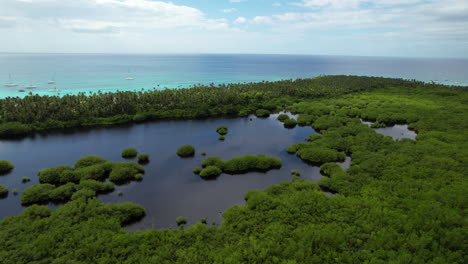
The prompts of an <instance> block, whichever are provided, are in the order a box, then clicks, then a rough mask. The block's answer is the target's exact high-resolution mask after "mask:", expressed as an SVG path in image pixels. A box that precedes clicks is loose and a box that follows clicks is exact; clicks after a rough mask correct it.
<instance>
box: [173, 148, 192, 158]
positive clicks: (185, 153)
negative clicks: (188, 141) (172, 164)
mask: <svg viewBox="0 0 468 264" xmlns="http://www.w3.org/2000/svg"><path fill="white" fill-rule="evenodd" d="M177 155H179V157H183V158H185V157H192V156H193V155H195V148H194V147H193V146H192V145H184V146H182V147H180V148H179V149H178V150H177Z"/></svg>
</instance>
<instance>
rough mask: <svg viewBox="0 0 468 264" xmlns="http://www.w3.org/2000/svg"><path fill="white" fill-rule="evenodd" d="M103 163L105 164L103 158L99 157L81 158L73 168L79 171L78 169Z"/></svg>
mask: <svg viewBox="0 0 468 264" xmlns="http://www.w3.org/2000/svg"><path fill="white" fill-rule="evenodd" d="M104 162H107V160H106V159H105V158H102V157H99V156H97V155H89V156H86V157H83V158H79V159H78V160H77V161H76V162H75V168H77V169H79V168H84V167H89V166H92V165H96V164H100V163H104Z"/></svg>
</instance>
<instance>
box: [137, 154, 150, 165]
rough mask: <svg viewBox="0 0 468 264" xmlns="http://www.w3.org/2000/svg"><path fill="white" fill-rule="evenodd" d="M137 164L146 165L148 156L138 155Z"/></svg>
mask: <svg viewBox="0 0 468 264" xmlns="http://www.w3.org/2000/svg"><path fill="white" fill-rule="evenodd" d="M138 162H139V163H148V162H149V154H146V153H144V154H140V155H138Z"/></svg>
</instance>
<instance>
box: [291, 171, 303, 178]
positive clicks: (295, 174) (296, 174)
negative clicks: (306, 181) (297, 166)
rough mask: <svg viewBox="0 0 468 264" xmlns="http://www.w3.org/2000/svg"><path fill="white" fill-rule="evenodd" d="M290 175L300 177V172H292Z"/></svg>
mask: <svg viewBox="0 0 468 264" xmlns="http://www.w3.org/2000/svg"><path fill="white" fill-rule="evenodd" d="M291 175H292V176H297V177H299V176H301V172H300V171H298V170H292V171H291Z"/></svg>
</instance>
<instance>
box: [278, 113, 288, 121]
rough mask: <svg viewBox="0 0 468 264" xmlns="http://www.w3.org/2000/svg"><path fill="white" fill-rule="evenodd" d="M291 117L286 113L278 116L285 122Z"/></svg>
mask: <svg viewBox="0 0 468 264" xmlns="http://www.w3.org/2000/svg"><path fill="white" fill-rule="evenodd" d="M287 119H289V116H288V115H286V114H281V115H279V116H278V120H279V121H281V122H284V121H285V120H287Z"/></svg>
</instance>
